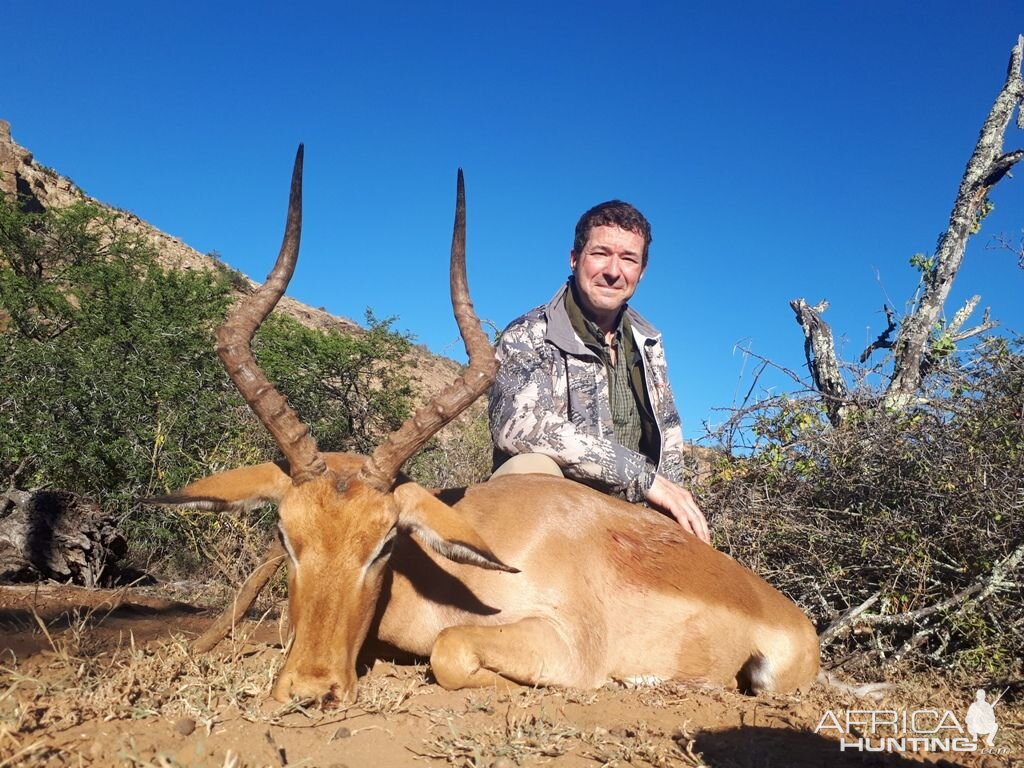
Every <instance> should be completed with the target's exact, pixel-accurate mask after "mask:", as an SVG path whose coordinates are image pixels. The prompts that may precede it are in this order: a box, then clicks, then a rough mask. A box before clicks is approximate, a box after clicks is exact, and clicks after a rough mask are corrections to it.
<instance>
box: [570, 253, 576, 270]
mask: <svg viewBox="0 0 1024 768" xmlns="http://www.w3.org/2000/svg"><path fill="white" fill-rule="evenodd" d="M569 269H571V270H572V271H573V274H575V273H576V251H574V250H573V251H569Z"/></svg>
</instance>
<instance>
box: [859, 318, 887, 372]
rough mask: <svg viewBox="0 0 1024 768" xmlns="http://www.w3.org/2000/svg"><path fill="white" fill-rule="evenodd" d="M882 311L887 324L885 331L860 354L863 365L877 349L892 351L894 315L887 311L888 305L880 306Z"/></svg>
mask: <svg viewBox="0 0 1024 768" xmlns="http://www.w3.org/2000/svg"><path fill="white" fill-rule="evenodd" d="M882 311H883V312H885V320H886V322H887V323H888V325H887V326H886V329H885V330H884V331H882V332H881V333H880V334H878V338H877V339H875V340H874V341H873V342H871V343H870V344H868V347H867V349H865V350H864V351H863V352H861V353H860V362H861V364H864V363H866V362H867V361H868V358H870V357H871V355H873V354H874V353H875V350H877V349H892V339H891V338H890V337H891V336H892V334H893V331H895V330H896V314H895V313H894V312H893V311H892V310H891V309H889V305H888V304H883V305H882Z"/></svg>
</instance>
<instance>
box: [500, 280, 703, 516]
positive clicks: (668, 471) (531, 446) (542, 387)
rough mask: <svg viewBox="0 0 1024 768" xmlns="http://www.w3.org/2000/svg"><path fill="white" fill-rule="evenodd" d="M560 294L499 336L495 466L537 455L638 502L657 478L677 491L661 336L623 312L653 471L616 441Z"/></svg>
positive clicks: (602, 374) (676, 450)
mask: <svg viewBox="0 0 1024 768" xmlns="http://www.w3.org/2000/svg"><path fill="white" fill-rule="evenodd" d="M565 291H566V287H563V288H562V289H561V290H559V291H558V293H556V294H555V296H554V298H553V299H552V300H551V301H550V302H548V304H547V305H545V306H542V307H537V308H536V309H533V310H531V311H529V312H527V313H526V314H525V315H523V316H522V317H520V318H518V319H517V320H514V321H513V322H512V323H511V324H510V325H509V326H508V327H507V328H506V329H505V330H504V331H503V332H502V334H501V339H500V340H499V342H498V362H499V364H500V366H499V368H498V374H497V377H496V378H495V380H494V384H493V385H492V387H491V400H490V425H491V438H492V439H493V440H494V446H495V459H496V463H500V462H501V461H503V460H504V459H507V458H508V457H509V456H511V455H515V454H518V453H543V454H546V455H548V456H550V457H551V458H553V459H554V460H555V461H556V462H557V463H558V465H559V466H560V467H561V468H562V472H563V473H564V474H565V476H566V477H571V478H573V479H574V480H579V481H580V482H584V483H587V484H588V485H593V486H595V487H597V488H600V489H601V490H603V491H606V492H609V493H613V494H620V495H622V496H624V497H625V498H626V499H627V500H628V501H642V500H643V499H644V498H645V496H646V491H647V489H648V488H650V486H651V483H652V482H654V473H655V472H657V473H659V474H661V475H663V476H665V477H666V478H667V479H669V480H671V481H672V482H675V483H679V482H681V481H682V473H683V464H682V447H683V433H682V428H681V426H680V422H679V413H678V412H677V411H676V405H675V400H674V399H673V397H672V388H671V387H670V386H669V382H668V368H667V366H666V363H665V349H664V345H663V344H662V341H661V334H659V333H658V331H657V330H655V329H654V328H653V327H652V326H651V325H650V324H649V323H648V322H647V321H646V320H644V319H643V318H642V317H640V315H638V314H637V313H636V312H634V311H633V310H632V309H630V308H628V307H627V309H626V312H627V314H628V315H629V319H630V322H631V324H632V326H633V336H634V338H635V339H636V344H637V348H638V349H640V350H641V357H642V358H643V364H644V382H645V384H646V386H647V394H648V397H649V398H650V402H651V406H652V409H653V411H654V417H655V420H656V421H657V424H658V431H659V433H660V436H661V455H660V457H659V461H658V465H657V467H655V466H654V465H653V464H652V463H651V462H650V460H649V459H648V458H647V457H646V456H644V455H642V454H640V453H636V452H635V451H631V450H629V449H628V448H625V447H623V446H621V445H619V444H618V443H616V442H615V441H614V437H613V434H614V432H613V429H614V427H613V424H612V413H611V404H610V402H609V395H608V375H607V372H606V370H605V367H604V364H603V363H602V362H601V360H600V358H598V356H597V355H595V354H594V352H592V351H591V350H590V349H588V348H587V347H586V346H585V345H584V344H583V342H582V341H581V340H580V338H579V337H578V336H577V335H576V332H575V331H574V330H573V328H572V324H571V323H570V321H569V316H568V314H567V313H566V311H565V305H564V303H563V299H564V295H565Z"/></svg>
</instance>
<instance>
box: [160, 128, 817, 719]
mask: <svg viewBox="0 0 1024 768" xmlns="http://www.w3.org/2000/svg"><path fill="white" fill-rule="evenodd" d="M301 174H302V148H301V147H300V148H299V154H298V156H297V157H296V162H295V169H294V172H293V176H292V187H291V198H290V201H289V209H288V219H287V225H286V228H285V237H284V243H283V244H282V247H281V251H280V254H279V256H278V259H277V262H276V264H275V266H274V269H273V271H272V272H271V274H270V276H269V277H268V278H267V281H266V283H264V285H263V286H262V287H261V288H260V289H259V290H258V291H257V292H256V293H254V294H253V295H251V296H249V297H248V298H247V299H246V300H245V301H243V302H241V303H240V304H239V305H237V306H236V308H235V309H234V310H233V312H232V314H231V315H230V316H229V317H228V319H227V320H226V321H225V323H224V325H223V326H221V328H220V329H218V333H217V338H218V343H217V351H218V353H219V354H220V356H221V358H222V360H223V361H224V364H225V366H226V367H227V370H228V373H229V375H230V376H231V378H232V380H233V381H234V382H235V385H236V386H237V387H238V389H239V391H240V392H241V393H242V395H243V396H244V397H245V399H246V401H247V402H248V403H249V405H250V407H251V408H252V409H253V411H254V412H255V413H256V415H257V416H258V417H259V418H260V420H261V421H262V422H263V424H265V425H266V427H267V428H268V429H269V430H270V431H271V433H272V434H273V435H274V438H275V439H276V441H277V444H278V446H279V447H280V448H281V451H282V453H283V454H284V456H285V460H284V461H282V462H278V463H270V464H262V465H259V466H253V467H243V468H239V469H234V470H230V471H227V472H223V473H221V474H218V475H214V476H211V477H208V478H204V479H202V480H199V481H197V482H195V483H193V484H191V485H189V486H187V487H186V488H184V489H182V490H181V491H179V492H178V493H177V494H175V495H174V496H168V497H162V498H160V499H156V500H151V501H156V502H158V503H163V504H179V505H191V506H200V507H205V508H207V509H214V510H224V509H229V508H248V507H251V506H254V505H256V504H260V503H264V502H267V501H272V502H274V503H276V504H277V505H278V508H279V514H280V524H279V531H280V538H281V543H282V544H283V547H284V549H285V551H286V552H287V555H288V560H289V561H290V567H289V576H288V599H289V620H290V622H291V627H292V632H293V636H292V643H291V648H290V651H289V652H288V656H287V659H286V661H285V664H284V667H283V668H282V670H281V673H280V675H279V676H278V679H277V681H276V683H275V685H274V691H273V693H274V696H275V697H276V698H278V699H282V700H286V699H288V698H289V697H290V696H293V695H299V696H314V697H319V698H322V700H323V701H324V702H325V703H331V702H334V701H338V700H340V701H351V700H353V699H354V697H355V692H356V656H357V654H358V652H359V651H360V648H361V647H362V646H363V644H364V642H366V641H367V639H368V638H369V639H371V640H376V641H380V642H381V643H386V644H388V645H389V646H392V647H394V648H397V649H400V650H403V651H407V652H410V653H413V654H417V655H421V656H424V657H426V656H429V658H430V663H431V667H432V671H433V673H434V675H435V677H436V678H437V681H438V682H439V683H440V684H441V685H442V686H444V687H446V688H462V687H472V686H491V685H509V684H526V685H560V686H573V687H583V688H586V687H597V686H600V685H602V684H603V683H605V682H607V681H609V680H614V679H629V678H644V679H652V678H655V679H666V680H667V679H685V680H692V681H700V682H705V683H711V684H716V685H723V686H730V687H739V688H741V689H745V690H749V691H753V692H758V691H762V690H776V691H792V690H795V689H798V688H806V687H808V686H809V685H810V684H811V682H812V681H814V679H815V677H816V675H817V672H818V642H817V636H816V634H815V631H814V628H813V626H812V625H811V623H810V622H809V621H808V620H807V618H806V617H805V616H804V614H803V613H802V612H801V611H800V610H799V609H798V608H797V607H796V606H795V605H794V604H793V603H792V602H790V601H789V600H788V599H787V598H785V597H784V596H783V595H782V594H780V593H779V592H778V591H776V590H775V589H773V588H772V587H771V586H769V585H768V584H767V583H766V582H765V581H763V580H762V579H761V578H760V577H758V576H756V575H755V574H753V573H752V572H751V571H749V570H748V569H746V568H744V567H743V566H741V565H739V564H738V563H736V562H735V561H734V560H732V559H731V558H730V557H728V556H727V555H725V554H723V553H721V552H718V551H716V550H715V549H713V548H712V547H709V546H707V545H705V544H703V543H701V542H700V541H698V540H697V539H696V538H695V537H693V536H691V535H690V534H688V533H685V532H684V531H683V530H682V529H681V528H680V526H679V525H678V524H677V523H675V522H674V521H672V520H670V519H669V518H667V517H664V516H662V515H660V514H657V513H655V512H653V511H650V510H647V509H643V508H640V507H636V506H633V505H631V504H628V503H626V502H624V501H620V500H618V499H615V498H611V497H608V496H605V495H603V494H601V493H599V492H597V491H595V490H592V489H590V488H588V487H585V486H583V485H580V484H578V483H575V482H573V481H571V480H566V479H561V478H554V477H549V476H543V475H518V476H516V475H511V476H506V477H501V478H496V479H493V480H491V481H488V482H485V483H481V484H478V485H474V486H472V487H469V488H465V489H456V490H449V491H441V492H439V493H436V494H435V493H432V492H430V491H427V490H426V489H424V488H422V487H420V486H419V485H417V484H416V483H414V482H411V481H410V480H409V479H408V478H406V477H404V476H402V475H401V474H400V469H401V467H402V465H403V463H404V462H405V461H406V460H407V459H408V458H409V457H410V456H411V455H412V454H413V453H414V452H415V451H416V450H418V449H419V448H420V447H421V446H422V445H423V444H424V443H425V442H426V441H427V440H428V439H429V438H430V437H431V436H432V435H433V434H434V433H435V432H437V430H439V429H440V428H441V427H442V426H443V425H444V424H446V423H448V422H449V421H450V420H451V419H453V418H454V417H455V416H457V415H458V414H459V413H460V412H461V411H462V410H464V409H465V408H466V407H468V406H469V405H470V404H471V403H472V402H473V401H474V400H475V399H476V398H477V397H479V396H480V395H481V394H482V393H483V392H484V391H485V390H486V389H487V387H488V386H489V385H490V382H491V381H492V379H493V376H494V372H495V366H496V364H495V359H494V354H493V350H492V348H491V346H490V344H489V342H488V339H487V337H486V335H485V334H484V332H483V330H482V329H481V327H480V322H479V320H478V319H477V317H476V315H475V312H474V310H473V305H472V303H471V302H470V299H469V291H468V287H467V282H466V265H465V202H464V192H463V182H462V173H461V171H460V172H459V178H458V191H457V197H456V212H455V229H454V234H453V237H452V249H451V297H452V305H453V308H454V311H455V317H456V319H457V321H458V324H459V328H460V331H461V333H462V337H463V340H464V342H465V345H466V351H467V354H468V356H469V360H470V363H469V366H468V369H467V370H466V372H465V373H464V374H463V375H462V376H461V377H459V378H458V379H456V380H455V381H454V382H453V383H452V384H451V385H450V386H449V387H448V388H447V389H446V390H445V391H443V392H442V393H441V394H439V395H438V396H437V397H436V398H434V400H432V401H431V402H430V403H429V404H427V405H426V406H424V407H423V408H421V409H420V410H419V411H418V412H417V413H416V414H415V415H414V416H413V417H412V418H411V419H409V420H408V421H407V422H406V423H405V424H403V425H402V427H401V428H399V429H398V431H396V432H395V433H393V434H392V435H391V436H390V437H388V438H387V440H386V441H385V442H384V443H382V444H381V445H380V447H378V448H377V450H376V451H375V452H374V453H373V455H372V456H371V457H369V458H364V457H361V456H354V455H348V454H332V453H320V452H319V451H318V450H317V446H316V443H315V441H314V440H313V438H312V437H311V436H310V434H309V430H308V429H307V427H306V426H305V425H304V424H303V423H302V421H301V420H300V419H299V417H298V416H297V415H296V414H295V412H294V411H292V409H291V408H290V407H289V406H288V404H287V402H286V401H285V399H284V397H282V396H281V395H280V394H279V393H278V391H277V390H276V389H275V388H274V386H273V385H272V384H271V383H270V382H269V381H268V380H267V378H266V376H265V374H264V373H263V371H262V370H261V369H260V368H259V366H258V365H257V364H256V362H255V360H254V359H253V355H252V352H251V349H250V341H251V338H252V335H253V333H254V332H255V330H256V328H257V327H258V326H259V324H260V323H261V322H263V320H264V319H265V318H266V316H267V315H268V314H269V313H270V311H271V310H272V309H273V307H274V305H275V304H276V303H277V301H278V299H279V298H280V297H281V295H282V294H283V293H284V290H285V287H286V286H287V284H288V281H289V279H290V278H291V274H292V272H293V270H294V267H295V262H296V259H297V256H298V248H299V232H300V228H301Z"/></svg>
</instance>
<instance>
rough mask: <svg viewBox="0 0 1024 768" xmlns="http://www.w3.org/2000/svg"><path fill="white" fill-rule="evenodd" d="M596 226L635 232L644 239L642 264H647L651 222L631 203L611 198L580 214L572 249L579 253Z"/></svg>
mask: <svg viewBox="0 0 1024 768" xmlns="http://www.w3.org/2000/svg"><path fill="white" fill-rule="evenodd" d="M594 227H619V228H620V229H624V230H626V231H627V232H635V233H636V234H638V235H640V236H641V237H642V238H643V239H644V253H643V263H642V266H644V267H646V266H647V250H648V248H650V246H651V240H652V239H653V238H652V237H651V224H650V222H649V221H647V219H646V218H644V215H643V214H642V213H640V211H638V210H637V209H636V208H634V207H633V206H632V205H630V204H629V203H624V202H623V201H622V200H609V201H607V202H604V203H598V204H597V205H595V206H594V207H593V208H591V209H590V210H589V211H587V212H586V213H584V214H583V215H582V216H580V220H579V221H578V222H576V239H575V240H574V241H573V244H572V249H573V252H575V253H576V254H577V255H578V254H579V253H580V251H582V250H583V246H585V245H586V244H587V240H588V239H589V238H590V230H592V229H593V228H594Z"/></svg>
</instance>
